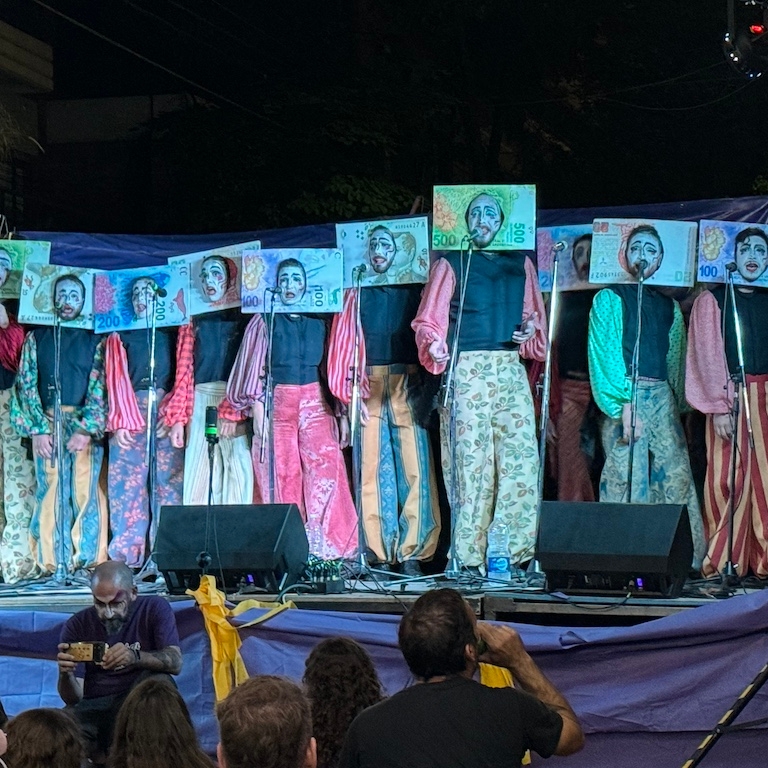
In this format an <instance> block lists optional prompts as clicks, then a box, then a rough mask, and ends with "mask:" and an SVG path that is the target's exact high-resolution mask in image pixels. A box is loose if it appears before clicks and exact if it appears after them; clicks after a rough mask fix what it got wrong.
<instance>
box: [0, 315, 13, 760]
mask: <svg viewBox="0 0 768 768" xmlns="http://www.w3.org/2000/svg"><path fill="white" fill-rule="evenodd" d="M10 324H11V321H10V320H9V319H8V310H7V309H6V308H5V307H4V306H3V305H2V304H0V328H7V327H8V326H9V325H10ZM0 754H2V753H0Z"/></svg>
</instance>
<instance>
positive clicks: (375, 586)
mask: <svg viewBox="0 0 768 768" xmlns="http://www.w3.org/2000/svg"><path fill="white" fill-rule="evenodd" d="M696 584H697V585H698V586H697V587H696V588H692V589H687V590H686V591H685V594H686V596H684V597H678V598H664V597H649V596H645V595H642V594H630V595H619V596H606V595H566V594H563V593H561V592H554V593H548V592H546V591H545V590H544V589H542V588H541V587H532V586H526V585H525V584H524V583H512V584H510V585H509V586H499V585H498V584H493V583H490V582H472V583H467V582H462V581H459V582H456V581H452V580H450V579H445V578H443V577H425V578H423V579H421V580H418V581H404V582H403V583H398V582H397V581H389V582H386V581H379V582H374V581H367V580H366V581H361V580H350V581H345V582H344V587H345V588H344V591H343V592H341V593H338V594H315V593H307V592H287V593H286V594H284V595H282V596H278V595H274V594H267V593H263V592H254V593H248V594H232V595H228V597H229V599H230V600H231V601H232V602H235V603H237V602H240V601H241V600H247V599H256V600H260V601H263V602H273V601H275V600H277V599H278V598H279V597H280V599H282V600H285V601H288V600H291V601H293V602H294V603H295V605H296V606H297V607H298V608H303V609H308V610H317V611H340V612H353V613H371V614H394V615H400V614H402V613H404V612H405V611H407V610H408V608H409V607H410V606H411V605H412V604H413V603H414V602H415V601H416V600H417V599H418V597H419V595H421V594H423V593H424V592H425V591H426V590H429V589H434V588H437V587H441V586H450V587H454V588H457V589H459V590H460V591H461V592H462V593H463V594H464V596H465V597H466V599H467V601H468V602H469V604H470V605H471V606H472V608H473V610H474V611H475V614H476V615H477V617H478V618H480V619H486V620H490V621H494V620H498V621H510V622H516V623H521V624H538V625H542V626H602V627H606V626H632V625H636V624H642V623H644V622H647V621H650V620H652V619H658V618H661V617H664V616H670V615H673V614H676V613H680V612H682V611H688V610H691V609H692V608H697V607H700V606H703V605H711V604H713V603H716V602H723V599H724V595H723V593H722V592H721V591H720V590H719V589H718V585H717V584H716V583H707V582H704V583H702V582H697V583H696ZM139 591H140V593H142V594H159V595H162V596H164V597H166V598H167V599H168V600H170V601H178V600H188V599H189V598H188V597H187V596H184V595H168V594H166V593H165V590H164V582H163V581H162V579H160V580H159V581H158V582H156V583H155V582H141V583H140V585H139ZM753 591H755V590H750V589H739V590H733V592H732V594H748V593H750V592H753ZM725 599H727V597H726V598H725ZM91 604H92V597H91V593H90V589H89V588H88V586H87V583H79V584H72V585H67V586H61V585H56V584H54V583H53V582H51V581H44V580H42V581H38V582H32V583H30V584H26V585H23V586H21V585H20V586H13V585H0V611H53V612H58V613H74V612H76V611H79V610H81V609H82V608H85V607H88V606H89V605H91Z"/></svg>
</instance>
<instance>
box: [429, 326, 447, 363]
mask: <svg viewBox="0 0 768 768" xmlns="http://www.w3.org/2000/svg"><path fill="white" fill-rule="evenodd" d="M428 351H429V356H430V357H431V358H432V359H433V360H434V361H435V362H436V363H437V364H438V365H441V364H442V363H447V362H448V360H449V358H450V354H449V353H448V345H447V344H446V343H445V341H444V340H443V339H441V338H440V337H439V336H438V335H437V334H436V333H433V334H432V342H431V343H430V345H429V350H428Z"/></svg>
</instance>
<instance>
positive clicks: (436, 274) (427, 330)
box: [411, 258, 456, 374]
mask: <svg viewBox="0 0 768 768" xmlns="http://www.w3.org/2000/svg"><path fill="white" fill-rule="evenodd" d="M455 289H456V275H455V274H454V272H453V268H452V267H451V265H450V264H449V263H448V261H447V260H446V259H443V258H441V259H438V260H437V261H436V262H435V263H434V264H433V265H432V269H431V270H430V271H429V280H428V281H427V284H426V285H425V286H424V291H423V293H422V294H421V303H420V304H419V311H418V312H417V313H416V317H414V318H413V322H412V323H411V328H413V330H414V331H415V332H416V347H417V349H418V350H419V362H420V363H421V364H422V365H423V366H424V367H425V368H426V369H427V370H428V371H429V372H430V373H435V374H438V373H442V372H443V371H444V370H445V365H446V364H445V363H436V362H435V361H434V360H433V359H432V356H431V355H430V354H429V345H430V344H431V343H432V342H433V341H434V340H435V339H436V338H437V339H439V340H441V341H447V339H448V324H449V322H450V315H451V298H452V297H453V292H454V290H455Z"/></svg>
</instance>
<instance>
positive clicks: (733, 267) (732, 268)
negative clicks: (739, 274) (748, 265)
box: [725, 261, 738, 272]
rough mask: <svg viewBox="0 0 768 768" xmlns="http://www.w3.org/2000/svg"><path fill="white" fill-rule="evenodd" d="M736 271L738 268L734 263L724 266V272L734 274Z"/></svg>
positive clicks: (730, 262)
mask: <svg viewBox="0 0 768 768" xmlns="http://www.w3.org/2000/svg"><path fill="white" fill-rule="evenodd" d="M737 269H738V267H737V266H736V262H735V261H729V262H728V263H727V264H726V265H725V271H726V272H735V271H736V270H737Z"/></svg>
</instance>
